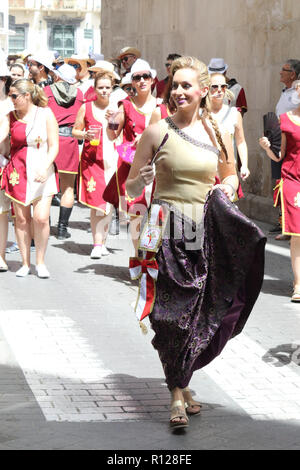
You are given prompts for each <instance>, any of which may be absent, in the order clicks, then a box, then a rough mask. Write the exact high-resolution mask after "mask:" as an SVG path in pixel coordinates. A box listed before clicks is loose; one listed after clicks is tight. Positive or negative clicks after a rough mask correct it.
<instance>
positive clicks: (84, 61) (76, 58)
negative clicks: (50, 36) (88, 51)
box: [65, 54, 96, 68]
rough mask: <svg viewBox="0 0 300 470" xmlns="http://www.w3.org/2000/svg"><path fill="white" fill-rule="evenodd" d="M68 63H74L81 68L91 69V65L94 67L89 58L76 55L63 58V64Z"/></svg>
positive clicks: (93, 62) (92, 60)
mask: <svg viewBox="0 0 300 470" xmlns="http://www.w3.org/2000/svg"><path fill="white" fill-rule="evenodd" d="M69 62H76V63H77V64H79V65H80V66H81V67H86V68H88V67H91V66H92V65H95V63H96V61H95V60H94V59H92V58H91V57H83V56H80V55H77V54H73V55H71V57H66V58H65V63H66V64H68V63H69Z"/></svg>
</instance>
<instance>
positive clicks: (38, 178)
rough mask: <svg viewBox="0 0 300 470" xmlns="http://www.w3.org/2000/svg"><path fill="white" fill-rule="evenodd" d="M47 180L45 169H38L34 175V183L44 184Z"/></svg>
mask: <svg viewBox="0 0 300 470" xmlns="http://www.w3.org/2000/svg"><path fill="white" fill-rule="evenodd" d="M46 179H47V170H46V169H45V168H39V169H38V170H37V171H36V173H35V178H34V181H35V182H36V183H45V181H46Z"/></svg>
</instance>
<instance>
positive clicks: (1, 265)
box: [0, 256, 8, 273]
mask: <svg viewBox="0 0 300 470" xmlns="http://www.w3.org/2000/svg"><path fill="white" fill-rule="evenodd" d="M7 270H8V266H7V264H6V262H5V261H4V259H3V258H2V256H0V273H5V272H6V271H7Z"/></svg>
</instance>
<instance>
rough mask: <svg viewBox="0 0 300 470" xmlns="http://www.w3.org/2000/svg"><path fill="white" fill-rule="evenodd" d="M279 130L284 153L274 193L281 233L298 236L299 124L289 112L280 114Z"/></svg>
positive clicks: (299, 202) (299, 186) (299, 231)
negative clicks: (284, 149) (283, 138)
mask: <svg viewBox="0 0 300 470" xmlns="http://www.w3.org/2000/svg"><path fill="white" fill-rule="evenodd" d="M280 127H281V131H282V132H284V134H285V136H286V154H285V157H284V159H283V161H282V167H281V180H280V183H279V184H278V186H277V188H276V189H277V191H276V193H275V196H276V197H275V199H276V200H275V205H277V204H278V202H279V201H278V197H279V195H280V202H281V209H282V233H283V234H285V235H296V236H300V124H299V123H297V122H296V121H295V120H294V118H293V116H292V115H291V114H290V112H288V113H286V114H281V116H280Z"/></svg>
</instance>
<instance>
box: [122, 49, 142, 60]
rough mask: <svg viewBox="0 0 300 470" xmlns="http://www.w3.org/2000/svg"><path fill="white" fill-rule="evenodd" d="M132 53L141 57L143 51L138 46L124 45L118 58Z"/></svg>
mask: <svg viewBox="0 0 300 470" xmlns="http://www.w3.org/2000/svg"><path fill="white" fill-rule="evenodd" d="M127 54H132V55H135V56H136V57H137V58H139V57H141V55H142V54H141V52H140V51H139V50H138V49H137V48H136V47H123V49H121V50H120V52H119V55H118V57H117V59H121V58H122V57H123V56H124V55H127Z"/></svg>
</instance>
